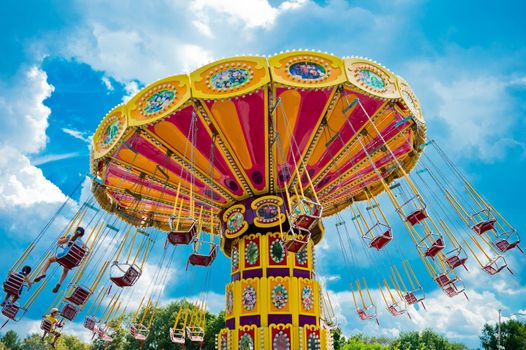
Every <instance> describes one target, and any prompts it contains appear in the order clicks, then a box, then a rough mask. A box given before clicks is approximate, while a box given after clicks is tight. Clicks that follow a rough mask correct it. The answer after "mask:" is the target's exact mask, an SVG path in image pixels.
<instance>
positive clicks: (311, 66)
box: [288, 61, 327, 80]
mask: <svg viewBox="0 0 526 350" xmlns="http://www.w3.org/2000/svg"><path fill="white" fill-rule="evenodd" d="M288 69H289V73H290V74H291V75H292V76H293V77H296V78H300V79H308V80H311V79H323V78H324V77H325V76H326V75H327V69H326V68H325V67H324V66H322V65H321V64H319V63H317V62H309V61H305V62H296V63H293V64H291V65H290V66H289V67H288Z"/></svg>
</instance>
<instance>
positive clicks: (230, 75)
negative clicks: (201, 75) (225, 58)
mask: <svg viewBox="0 0 526 350" xmlns="http://www.w3.org/2000/svg"><path fill="white" fill-rule="evenodd" d="M232 65H234V64H232ZM238 65H240V64H238ZM226 66H228V64H226ZM244 66H246V65H244ZM251 73H253V72H251V71H249V70H248V69H247V68H245V67H236V68H227V69H224V70H222V71H219V72H217V73H215V74H214V75H212V76H211V77H210V76H208V77H207V78H208V79H209V83H208V84H207V86H208V87H209V88H210V89H212V90H232V89H234V88H239V87H241V86H243V85H244V84H246V83H248V82H249V81H250V79H251Z"/></svg>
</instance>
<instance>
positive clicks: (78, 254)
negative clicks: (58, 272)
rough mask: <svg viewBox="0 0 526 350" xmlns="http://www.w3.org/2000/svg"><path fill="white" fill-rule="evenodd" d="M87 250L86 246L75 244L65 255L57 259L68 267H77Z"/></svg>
mask: <svg viewBox="0 0 526 350" xmlns="http://www.w3.org/2000/svg"><path fill="white" fill-rule="evenodd" d="M86 252H87V251H86V248H84V247H80V246H78V245H76V244H73V245H72V246H71V247H69V248H68V251H67V253H66V254H65V255H64V256H62V257H60V258H58V259H57V262H58V263H59V264H60V265H62V266H64V267H66V268H73V267H77V266H79V265H80V263H81V262H82V259H83V258H84V256H85V255H86Z"/></svg>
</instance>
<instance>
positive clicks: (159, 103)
mask: <svg viewBox="0 0 526 350" xmlns="http://www.w3.org/2000/svg"><path fill="white" fill-rule="evenodd" d="M174 98H175V90H166V89H165V90H161V91H157V92H156V93H154V94H153V95H152V96H150V97H148V98H147V99H146V102H145V103H144V108H143V112H144V114H145V115H151V114H154V113H158V112H161V111H162V110H163V109H165V108H166V107H168V106H170V104H171V103H172V101H173V100H174Z"/></svg>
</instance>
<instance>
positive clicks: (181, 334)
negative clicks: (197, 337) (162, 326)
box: [170, 328, 186, 344]
mask: <svg viewBox="0 0 526 350" xmlns="http://www.w3.org/2000/svg"><path fill="white" fill-rule="evenodd" d="M185 336H186V333H185V330H184V329H179V328H177V329H175V330H174V329H173V328H170V339H171V340H172V343H175V344H184V343H185Z"/></svg>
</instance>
